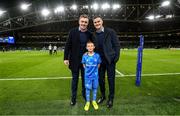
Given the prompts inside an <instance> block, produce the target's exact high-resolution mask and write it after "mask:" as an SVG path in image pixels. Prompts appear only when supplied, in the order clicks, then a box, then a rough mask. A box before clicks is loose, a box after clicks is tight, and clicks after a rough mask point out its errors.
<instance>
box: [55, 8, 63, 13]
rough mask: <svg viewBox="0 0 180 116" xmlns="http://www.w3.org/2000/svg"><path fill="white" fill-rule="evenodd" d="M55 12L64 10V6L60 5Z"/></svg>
mask: <svg viewBox="0 0 180 116" xmlns="http://www.w3.org/2000/svg"><path fill="white" fill-rule="evenodd" d="M54 12H55V13H59V12H64V6H58V7H57V8H56V9H55V10H54Z"/></svg>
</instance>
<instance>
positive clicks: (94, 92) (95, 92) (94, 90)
mask: <svg viewBox="0 0 180 116" xmlns="http://www.w3.org/2000/svg"><path fill="white" fill-rule="evenodd" d="M96 95H97V89H93V101H96Z"/></svg>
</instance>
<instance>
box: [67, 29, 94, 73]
mask: <svg viewBox="0 0 180 116" xmlns="http://www.w3.org/2000/svg"><path fill="white" fill-rule="evenodd" d="M85 33H86V36H87V38H88V39H89V40H91V39H92V34H91V32H89V31H86V32H85ZM87 41H88V40H87ZM83 52H86V48H84V50H83ZM81 59H82V56H80V31H79V27H76V28H73V29H71V30H70V32H69V35H68V38H67V41H66V45H65V50H64V60H69V68H70V69H71V70H73V71H77V70H78V67H79V64H80V63H81Z"/></svg>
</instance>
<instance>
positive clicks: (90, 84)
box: [85, 78, 98, 89]
mask: <svg viewBox="0 0 180 116" xmlns="http://www.w3.org/2000/svg"><path fill="white" fill-rule="evenodd" d="M85 88H86V89H97V88H98V78H94V79H89V78H85Z"/></svg>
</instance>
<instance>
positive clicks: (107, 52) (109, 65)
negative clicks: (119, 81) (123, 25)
mask: <svg viewBox="0 0 180 116" xmlns="http://www.w3.org/2000/svg"><path fill="white" fill-rule="evenodd" d="M93 24H94V27H95V29H96V31H95V33H94V41H95V43H96V50H97V53H99V54H100V57H101V59H102V62H101V66H100V68H99V85H100V90H101V95H102V96H101V97H100V99H99V100H98V103H102V102H103V101H104V100H105V99H106V96H105V72H106V71H107V76H108V84H109V96H108V101H107V107H108V108H111V107H112V106H113V99H114V91H115V67H116V62H117V61H118V59H119V54H120V44H119V40H118V38H117V35H116V33H115V31H114V30H113V29H110V28H106V27H104V26H103V20H102V18H101V17H100V16H95V17H94V18H93Z"/></svg>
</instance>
